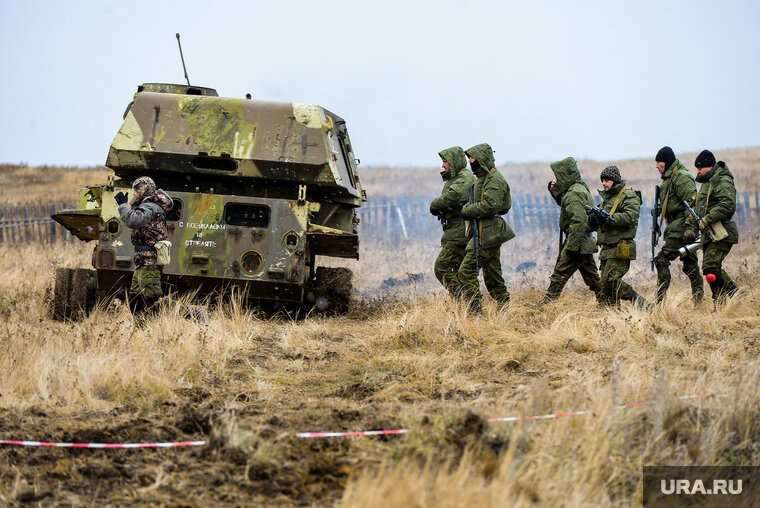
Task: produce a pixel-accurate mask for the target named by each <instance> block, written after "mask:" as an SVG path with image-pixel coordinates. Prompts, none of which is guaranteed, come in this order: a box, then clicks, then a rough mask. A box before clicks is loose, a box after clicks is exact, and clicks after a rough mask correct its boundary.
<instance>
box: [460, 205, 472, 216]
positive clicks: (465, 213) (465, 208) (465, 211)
mask: <svg viewBox="0 0 760 508" xmlns="http://www.w3.org/2000/svg"><path fill="white" fill-rule="evenodd" d="M472 206H473V205H464V206H463V207H462V217H463V218H465V219H474V218H475V217H473V216H472V215H470V214H469V213H468V211H469V210H471V209H472Z"/></svg>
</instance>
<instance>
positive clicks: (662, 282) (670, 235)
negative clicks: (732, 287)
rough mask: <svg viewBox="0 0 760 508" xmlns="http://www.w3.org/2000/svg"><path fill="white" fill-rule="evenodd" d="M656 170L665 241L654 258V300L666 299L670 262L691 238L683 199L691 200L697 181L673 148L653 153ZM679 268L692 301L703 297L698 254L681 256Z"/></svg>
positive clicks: (691, 233) (691, 231)
mask: <svg viewBox="0 0 760 508" xmlns="http://www.w3.org/2000/svg"><path fill="white" fill-rule="evenodd" d="M654 160H655V163H656V164H655V165H656V166H657V171H659V172H660V178H662V183H661V184H660V196H661V199H662V202H661V205H660V207H661V212H660V224H662V221H663V220H664V221H665V223H666V224H667V226H666V227H665V231H664V232H663V237H664V238H665V244H664V245H663V246H662V249H660V252H659V253H658V254H657V255H656V256H655V258H654V265H655V267H656V268H657V302H658V303H659V302H662V301H663V300H664V299H665V294H666V293H667V291H668V287H669V286H670V263H672V262H673V261H674V260H675V259H676V258H678V257H679V254H678V249H680V248H681V247H682V246H683V245H684V244H685V243H688V241H689V240H690V239H693V237H694V233H693V229H692V228H691V227H690V226H689V223H688V221H687V217H686V216H687V215H688V212H687V211H686V207H685V206H684V204H683V202H684V201H686V202H688V203H691V202H692V200H693V199H694V195H695V194H696V193H697V184H696V183H695V182H694V177H692V176H691V174H689V170H688V169H686V166H684V165H683V164H681V161H679V160H678V159H676V156H675V153H673V149H672V148H670V147H669V146H663V147H662V148H661V149H660V150H659V151H658V152H657V156H656V157H655V159H654ZM682 262H683V266H682V267H681V269H682V270H683V272H684V273H685V274H686V276H687V277H689V281H690V282H691V296H692V299H693V300H694V302H695V303H699V302H701V301H702V297H703V296H704V289H703V284H702V277H700V276H699V262H698V260H697V255H696V254H695V253H691V254H689V255H688V256H686V257H685V258H682Z"/></svg>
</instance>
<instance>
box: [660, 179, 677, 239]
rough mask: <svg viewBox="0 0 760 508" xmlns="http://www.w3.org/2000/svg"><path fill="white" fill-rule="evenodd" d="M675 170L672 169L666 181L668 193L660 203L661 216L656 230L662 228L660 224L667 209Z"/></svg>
mask: <svg viewBox="0 0 760 508" xmlns="http://www.w3.org/2000/svg"><path fill="white" fill-rule="evenodd" d="M676 172H677V168H673V173H672V174H671V175H670V180H668V192H666V193H665V201H663V202H662V214H661V215H660V223H659V224H657V229H660V228H661V227H662V223H663V222H665V210H666V209H667V208H668V197H670V189H672V188H673V178H675V176H676Z"/></svg>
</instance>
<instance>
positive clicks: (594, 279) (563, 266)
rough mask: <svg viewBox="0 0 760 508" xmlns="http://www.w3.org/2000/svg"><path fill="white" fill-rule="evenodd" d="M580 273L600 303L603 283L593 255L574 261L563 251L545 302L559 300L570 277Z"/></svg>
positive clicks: (586, 255) (552, 276) (550, 279)
mask: <svg viewBox="0 0 760 508" xmlns="http://www.w3.org/2000/svg"><path fill="white" fill-rule="evenodd" d="M576 271H578V272H580V273H581V277H583V282H585V283H586V285H587V286H588V288H589V289H590V290H591V291H593V292H594V295H596V299H597V301H599V298H600V297H599V292H600V291H601V283H600V281H599V270H597V268H596V262H595V261H594V255H593V254H583V255H582V256H581V259H580V260H579V261H573V260H572V259H570V256H568V255H567V251H565V250H563V251H562V255H561V256H560V258H559V260H557V264H555V265H554V272H553V273H552V275H551V277H549V281H550V282H549V289H547V290H546V296H544V300H554V299H556V298H559V295H560V294H561V293H562V289H563V288H564V287H565V284H567V281H568V280H570V277H572V276H573V274H574V273H575V272H576Z"/></svg>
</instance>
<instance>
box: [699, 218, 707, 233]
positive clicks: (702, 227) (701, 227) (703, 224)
mask: <svg viewBox="0 0 760 508" xmlns="http://www.w3.org/2000/svg"><path fill="white" fill-rule="evenodd" d="M708 224H709V223H708V222H707V221H706V220H705V218H704V217H702V218H701V219H700V220H699V230H700V231H704V230H705V228H706V227H707V225H708Z"/></svg>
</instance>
